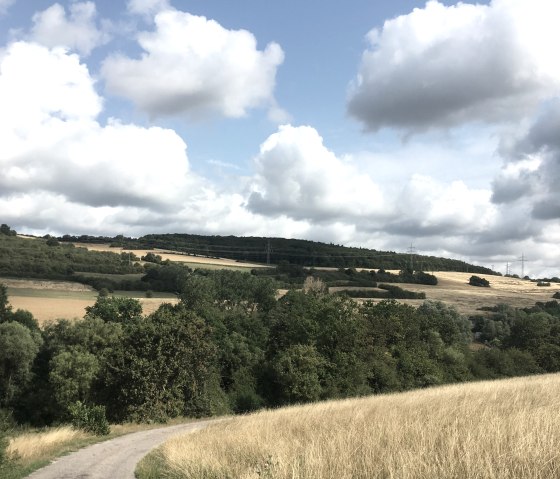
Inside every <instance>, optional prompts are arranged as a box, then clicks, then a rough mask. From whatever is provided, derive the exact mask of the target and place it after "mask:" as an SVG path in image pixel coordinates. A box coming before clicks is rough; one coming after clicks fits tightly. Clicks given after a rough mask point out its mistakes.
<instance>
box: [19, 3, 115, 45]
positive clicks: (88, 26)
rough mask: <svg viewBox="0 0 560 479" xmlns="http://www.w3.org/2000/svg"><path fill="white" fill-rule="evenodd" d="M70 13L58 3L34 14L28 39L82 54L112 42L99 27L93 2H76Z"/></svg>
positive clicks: (71, 5) (104, 30)
mask: <svg viewBox="0 0 560 479" xmlns="http://www.w3.org/2000/svg"><path fill="white" fill-rule="evenodd" d="M69 10H70V12H69V14H67V12H66V11H65V9H64V7H63V6H62V5H60V4H59V3H55V4H54V5H52V6H50V7H49V8H47V9H46V10H43V11H41V12H37V13H35V15H33V27H32V28H31V32H30V35H29V38H30V39H31V40H33V41H36V42H38V43H40V44H42V45H45V46H47V47H58V46H62V47H66V48H69V49H71V50H74V51H77V52H79V53H81V54H82V55H89V54H90V53H91V51H92V50H93V49H94V48H96V47H98V46H101V45H104V44H106V43H107V42H108V41H109V40H110V38H111V37H110V35H109V33H108V32H107V31H106V29H104V28H98V26H97V24H96V17H97V11H96V8H95V3H93V2H75V3H71V4H70V6H69Z"/></svg>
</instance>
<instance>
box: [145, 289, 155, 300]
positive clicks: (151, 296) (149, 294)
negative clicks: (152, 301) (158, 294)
mask: <svg viewBox="0 0 560 479" xmlns="http://www.w3.org/2000/svg"><path fill="white" fill-rule="evenodd" d="M153 297H154V292H153V291H152V290H151V289H148V290H147V291H146V298H153Z"/></svg>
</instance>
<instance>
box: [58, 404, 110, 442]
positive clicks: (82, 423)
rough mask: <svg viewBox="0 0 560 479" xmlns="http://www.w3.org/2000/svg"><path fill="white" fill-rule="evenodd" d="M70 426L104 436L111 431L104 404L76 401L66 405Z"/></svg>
mask: <svg viewBox="0 0 560 479" xmlns="http://www.w3.org/2000/svg"><path fill="white" fill-rule="evenodd" d="M68 410H69V413H70V417H71V422H72V426H74V427H75V428H76V429H81V430H83V431H86V432H91V433H92V434H95V435H96V436H106V435H107V434H109V433H110V432H111V430H110V428H109V422H108V421H107V417H106V415H105V406H95V405H94V406H88V405H86V404H84V403H82V402H81V401H76V402H75V403H74V404H71V405H70V406H69V407H68Z"/></svg>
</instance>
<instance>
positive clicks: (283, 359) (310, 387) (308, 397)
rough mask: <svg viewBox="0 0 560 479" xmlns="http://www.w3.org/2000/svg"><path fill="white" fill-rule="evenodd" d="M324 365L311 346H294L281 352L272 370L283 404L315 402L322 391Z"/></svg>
mask: <svg viewBox="0 0 560 479" xmlns="http://www.w3.org/2000/svg"><path fill="white" fill-rule="evenodd" d="M324 363H325V361H324V359H323V358H322V357H321V355H320V354H319V352H318V351H317V350H316V349H315V347H314V346H311V345H306V344H295V345H293V346H290V347H288V348H287V349H286V350H285V351H283V352H281V353H280V354H279V355H278V356H277V357H276V358H275V360H274V362H273V370H274V373H275V376H276V382H277V384H278V386H279V391H278V392H279V395H280V397H281V398H282V399H283V402H287V403H298V402H303V403H304V402H310V401H317V400H318V399H319V398H320V397H321V395H322V391H323V388H322V385H321V377H322V373H323V371H324Z"/></svg>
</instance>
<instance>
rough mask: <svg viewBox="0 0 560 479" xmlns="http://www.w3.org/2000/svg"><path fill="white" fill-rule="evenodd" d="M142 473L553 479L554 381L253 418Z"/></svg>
mask: <svg viewBox="0 0 560 479" xmlns="http://www.w3.org/2000/svg"><path fill="white" fill-rule="evenodd" d="M139 472H142V474H144V475H141V476H140V477H143V478H146V477H169V478H187V477H189V478H199V477H204V478H206V479H210V478H224V479H225V478H239V479H253V478H254V479H258V478H263V477H266V478H269V479H287V478H290V479H296V478H301V479H303V478H305V479H351V478H352V479H356V478H364V479H366V478H368V479H373V478H402V479H420V478H422V479H431V478H446V479H450V478H454V479H455V478H456V479H475V478H476V479H482V478H484V479H487V478H495V479H497V478H500V479H514V478H515V479H518V478H528V479H529V478H530V479H537V478H539V479H545V478H546V479H549V478H556V477H560V375H548V376H538V377H530V378H516V379H511V380H505V381H493V382H481V383H470V384H462V385H453V386H446V387H438V388H433V389H425V390H419V391H412V392H407V393H402V394H395V395H386V396H377V397H368V398H361V399H353V400H344V401H339V402H327V403H321V404H316V405H309V406H300V407H291V408H286V409H281V410H277V411H266V412H260V413H257V414H254V415H251V416H246V417H240V418H237V419H234V420H231V421H228V422H225V423H222V424H217V425H213V426H210V427H209V428H208V429H206V430H203V431H200V432H196V433H194V434H190V435H186V436H182V437H178V438H175V439H172V440H170V441H168V442H167V443H165V444H164V445H163V446H162V447H160V448H159V449H157V450H156V451H155V452H154V453H152V454H151V455H149V456H148V457H147V458H145V459H144V461H143V462H142V463H141V467H140V468H139ZM150 474H151V475H150ZM160 474H161V475H160Z"/></svg>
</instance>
